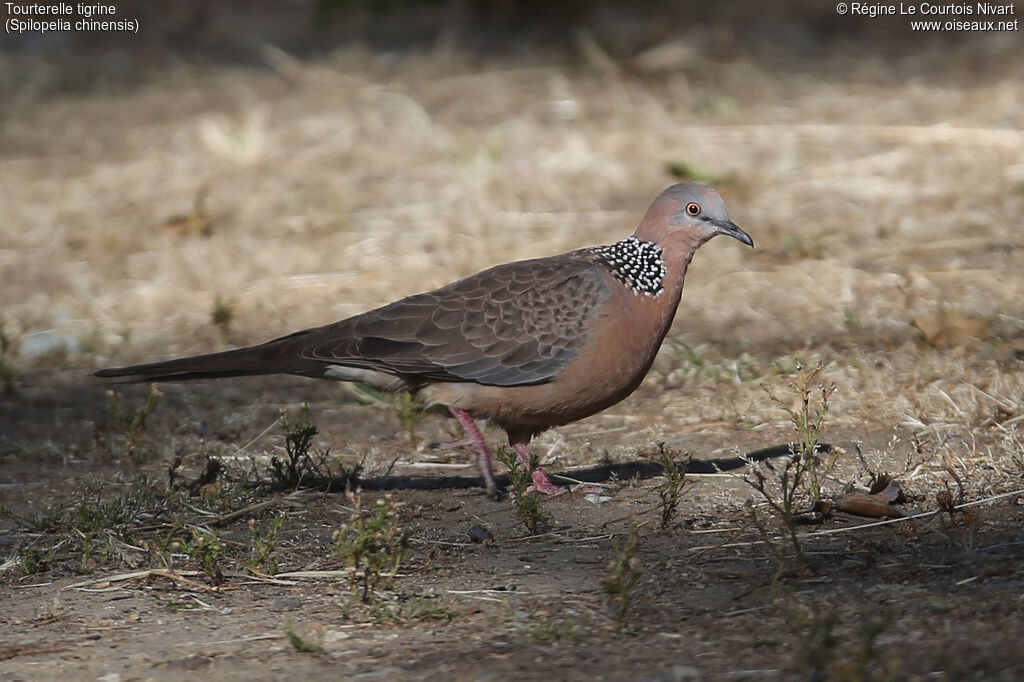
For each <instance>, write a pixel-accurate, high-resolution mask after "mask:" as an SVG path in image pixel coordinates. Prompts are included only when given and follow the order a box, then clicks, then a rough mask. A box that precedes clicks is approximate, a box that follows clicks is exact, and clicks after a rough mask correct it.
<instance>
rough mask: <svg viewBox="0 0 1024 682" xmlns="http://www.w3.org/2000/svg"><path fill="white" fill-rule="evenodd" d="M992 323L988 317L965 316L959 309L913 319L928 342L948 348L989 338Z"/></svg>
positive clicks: (931, 344)
mask: <svg viewBox="0 0 1024 682" xmlns="http://www.w3.org/2000/svg"><path fill="white" fill-rule="evenodd" d="M990 323H991V320H989V319H988V318H971V317H964V316H963V315H962V314H960V311H958V310H941V311H939V312H938V313H937V314H935V315H921V316H920V317H915V318H914V319H913V324H914V326H915V327H917V329H918V330H919V331H920V332H921V333H922V334H923V335H924V342H925V343H926V344H928V345H929V346H941V347H947V348H948V347H951V346H962V345H964V344H966V343H967V342H969V341H973V340H974V339H985V338H987V337H988V326H989V324H990Z"/></svg>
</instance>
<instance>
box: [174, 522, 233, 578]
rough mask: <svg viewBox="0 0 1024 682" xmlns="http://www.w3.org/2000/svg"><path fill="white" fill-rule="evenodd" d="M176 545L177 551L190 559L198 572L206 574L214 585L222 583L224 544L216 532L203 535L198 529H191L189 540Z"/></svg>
mask: <svg viewBox="0 0 1024 682" xmlns="http://www.w3.org/2000/svg"><path fill="white" fill-rule="evenodd" d="M177 544H178V549H179V550H180V551H181V552H182V553H183V554H187V555H188V556H189V557H191V558H192V560H193V561H195V562H196V565H197V566H198V567H199V570H201V571H203V572H204V573H206V575H207V576H208V577H209V578H210V580H211V581H212V582H213V584H214V585H220V584H221V583H223V582H224V572H223V571H222V570H221V568H220V563H221V561H222V560H223V557H224V543H223V542H221V540H220V534H219V533H218V532H216V531H214V532H212V533H203V532H200V531H199V530H198V529H192V538H191V540H184V541H181V542H179V543H177Z"/></svg>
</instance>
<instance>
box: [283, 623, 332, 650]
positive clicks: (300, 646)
mask: <svg viewBox="0 0 1024 682" xmlns="http://www.w3.org/2000/svg"><path fill="white" fill-rule="evenodd" d="M302 630H303V631H302V632H299V630H298V629H296V627H295V625H294V623H292V621H291V619H290V618H288V619H286V620H285V621H284V634H285V636H286V637H288V642H289V644H291V645H292V648H293V649H295V650H296V651H298V652H299V653H302V654H310V653H316V652H318V651H323V649H324V629H323V627H322V626H320V625H319V624H313V625H309V626H306V627H304V628H302Z"/></svg>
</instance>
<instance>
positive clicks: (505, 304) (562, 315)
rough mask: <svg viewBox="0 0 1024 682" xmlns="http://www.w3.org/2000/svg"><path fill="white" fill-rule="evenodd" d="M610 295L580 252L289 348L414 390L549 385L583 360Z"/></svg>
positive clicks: (428, 296) (520, 267) (414, 302)
mask: <svg viewBox="0 0 1024 682" xmlns="http://www.w3.org/2000/svg"><path fill="white" fill-rule="evenodd" d="M608 296H609V289H608V284H607V280H606V278H605V276H603V275H602V273H601V271H600V270H599V268H598V266H596V265H595V264H594V262H593V261H591V260H590V259H588V258H587V257H586V256H585V255H584V252H573V253H569V254H564V255H562V256H558V257H555V258H546V259H537V260H531V261H519V262H516V263H509V264H507V265H499V266H497V267H494V268H491V269H489V270H484V271H483V272H480V273H477V274H476V275H472V276H470V277H467V278H466V279H463V280H459V281H458V282H454V283H453V284H449V285H448V286H445V287H442V288H441V289H437V290H436V291H431V292H428V293H424V294H417V295H415V296H410V297H408V298H404V299H402V300H400V301H396V302H394V303H392V304H390V305H387V306H384V307H383V308H377V309H376V310H371V311H369V312H367V313H363V314H362V315H357V316H355V317H352V318H349V319H347V320H342V321H341V322H337V323H335V324H332V325H327V326H325V327H321V328H319V329H316V330H311V331H310V333H307V334H305V335H301V336H300V335H296V336H297V337H298V338H294V339H293V340H292V341H291V343H289V344H288V345H289V346H291V349H294V350H298V351H299V353H300V355H301V356H302V358H304V359H306V360H313V361H318V362H327V363H332V364H339V365H344V366H349V367H365V368H368V369H374V370H378V371H384V372H388V373H391V374H395V375H397V376H400V377H402V378H404V379H406V380H410V381H414V382H415V381H471V382H476V383H480V384H486V385H492V386H517V385H524V384H537V383H544V382H547V381H550V380H551V379H553V378H554V377H555V375H556V374H557V373H558V372H559V370H560V369H561V368H562V367H564V366H565V365H566V364H567V363H569V362H570V361H571V360H572V359H573V358H574V357H575V356H576V354H577V352H578V351H579V349H580V348H581V347H582V346H583V344H584V343H585V342H586V332H587V330H588V327H589V323H590V321H591V319H592V318H593V317H594V316H595V315H596V314H598V313H599V311H600V308H601V306H602V304H603V303H604V302H605V300H606V299H607V298H608ZM293 344H300V347H299V348H295V346H294V345H293Z"/></svg>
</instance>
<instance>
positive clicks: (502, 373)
mask: <svg viewBox="0 0 1024 682" xmlns="http://www.w3.org/2000/svg"><path fill="white" fill-rule="evenodd" d="M717 234H726V235H729V236H731V237H734V238H736V239H738V240H740V241H742V242H743V243H745V244H748V245H750V246H753V241H752V240H751V238H750V237H749V236H748V235H747V234H746V233H745V232H743V231H742V230H740V229H739V228H738V227H736V225H735V224H733V223H732V221H730V220H729V216H728V213H727V212H726V210H725V205H724V204H723V202H722V200H721V197H719V196H718V194H717V193H716V192H715V191H714V190H712V189H710V188H708V187H704V186H703V185H697V184H692V183H690V184H680V185H673V186H672V187H669V188H668V189H667V190H665V191H664V192H662V193H661V194H660V195H659V196H658V197H657V198H656V199H655V200H654V202H653V203H652V204H651V207H650V209H648V211H647V214H646V216H645V217H644V219H643V221H642V222H641V223H640V226H639V227H638V228H637V230H636V232H635V233H634V234H633V236H632V237H629V238H627V239H624V240H622V241H620V242H616V243H615V244H611V245H608V246H599V247H591V248H586V249H580V250H578V251H570V252H568V253H564V254H561V255H558V256H551V257H549V258H538V259H533V260H525V261H518V262H515V263H508V264H505V265H498V266H496V267H493V268H490V269H488V270H484V271H482V272H479V273H477V274H475V275H471V276H470V277H467V278H465V279H462V280H459V281H457V282H454V283H452V284H449V285H447V286H444V287H441V288H440V289H437V290H435V291H431V292H427V293H423V294H416V295H414V296H409V297H407V298H403V299H402V300H400V301H396V302H394V303H391V304H390V305H386V306H384V307H382V308H377V309H375V310H371V311H369V312H366V313H363V314H361V315H356V316H354V317H350V318H348V319H345V320H341V321H340V322H335V323H333V324H329V325H326V326H323V327H316V328H313V329H307V330H304V331H299V332H295V333H293V334H289V335H288V336H284V337H281V338H279V339H275V340H273V341H268V342H266V343H263V344H260V345H257V346H250V347H247V348H239V349H236V350H229V351H224V352H221V353H211V354H209V355H198V356H194V357H186V358H179V359H176V360H168V361H165V362H154V363H148V364H144V365H134V366H131V367H117V368H111V369H103V370H100V371H98V372H96V376H100V377H126V378H129V379H130V380H132V381H177V380H185V379H205V378H213V377H230V376H244V375H255V374H278V373H285V374H298V375H301V376H308V377H314V378H320V379H334V380H340V381H362V382H366V383H368V384H371V385H373V386H375V387H377V388H381V389H385V390H399V389H406V390H409V391H411V392H412V393H413V394H414V395H415V396H416V397H417V398H418V399H419V400H420V401H421V402H422V403H423V404H424V405H426V406H430V407H432V406H444V407H447V408H448V409H450V410H451V412H452V414H453V415H454V416H455V417H456V418H457V419H458V420H459V423H460V424H462V426H463V427H464V428H465V430H466V436H467V438H468V439H470V440H471V441H472V442H473V443H475V444H476V445H477V447H478V450H479V454H480V467H481V472H482V474H483V477H484V480H485V482H486V484H487V489H488V492H490V493H492V494H494V493H495V492H496V487H495V484H494V477H493V473H492V471H491V455H490V452H489V450H488V449H487V445H486V442H485V441H484V439H483V436H482V435H481V434H480V432H479V429H478V428H477V427H476V425H475V423H474V422H473V418H474V417H475V418H481V419H488V420H490V421H492V422H494V423H496V424H498V425H499V426H501V427H502V428H504V429H505V431H506V432H507V434H508V438H509V442H510V444H512V446H513V447H514V448H515V450H516V452H517V453H518V454H519V456H520V458H521V459H523V460H524V461H528V451H527V444H528V443H529V442H530V439H531V438H533V436H535V435H536V434H537V433H539V432H541V431H543V430H545V429H547V428H550V427H552V426H559V425H562V424H566V423H568V422H571V421H575V420H577V419H582V418H583V417H587V416H590V415H592V414H594V413H596V412H599V411H601V410H603V409H605V408H606V407H609V406H610V405H614V404H615V403H617V402H619V401H620V400H622V399H623V398H625V397H626V396H627V395H629V394H630V393H632V392H633V390H634V389H635V388H636V387H637V386H638V385H639V384H640V382H641V381H642V380H643V378H644V376H645V375H646V374H647V370H648V369H649V368H650V366H651V363H652V362H653V361H654V356H655V355H656V353H657V351H658V348H659V347H660V345H661V342H662V339H664V337H665V334H666V333H667V332H668V329H669V326H670V325H671V323H672V318H673V317H674V315H675V312H676V307H677V306H678V305H679V300H680V297H681V295H682V290H683V280H684V278H685V275H686V269H687V266H688V265H689V263H690V260H691V259H692V258H693V254H694V253H695V252H696V251H697V249H698V248H699V247H700V246H701V245H702V244H703V243H704V242H706V241H708V240H709V239H711V238H712V237H714V236H715V235H717ZM533 478H534V484H535V487H536V488H537V489H538V490H540V491H542V492H556V491H558V490H560V489H559V488H557V487H556V486H553V485H552V484H551V483H550V481H548V479H547V477H546V476H545V475H544V473H543V471H541V470H540V469H537V470H536V471H534V477H533Z"/></svg>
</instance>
